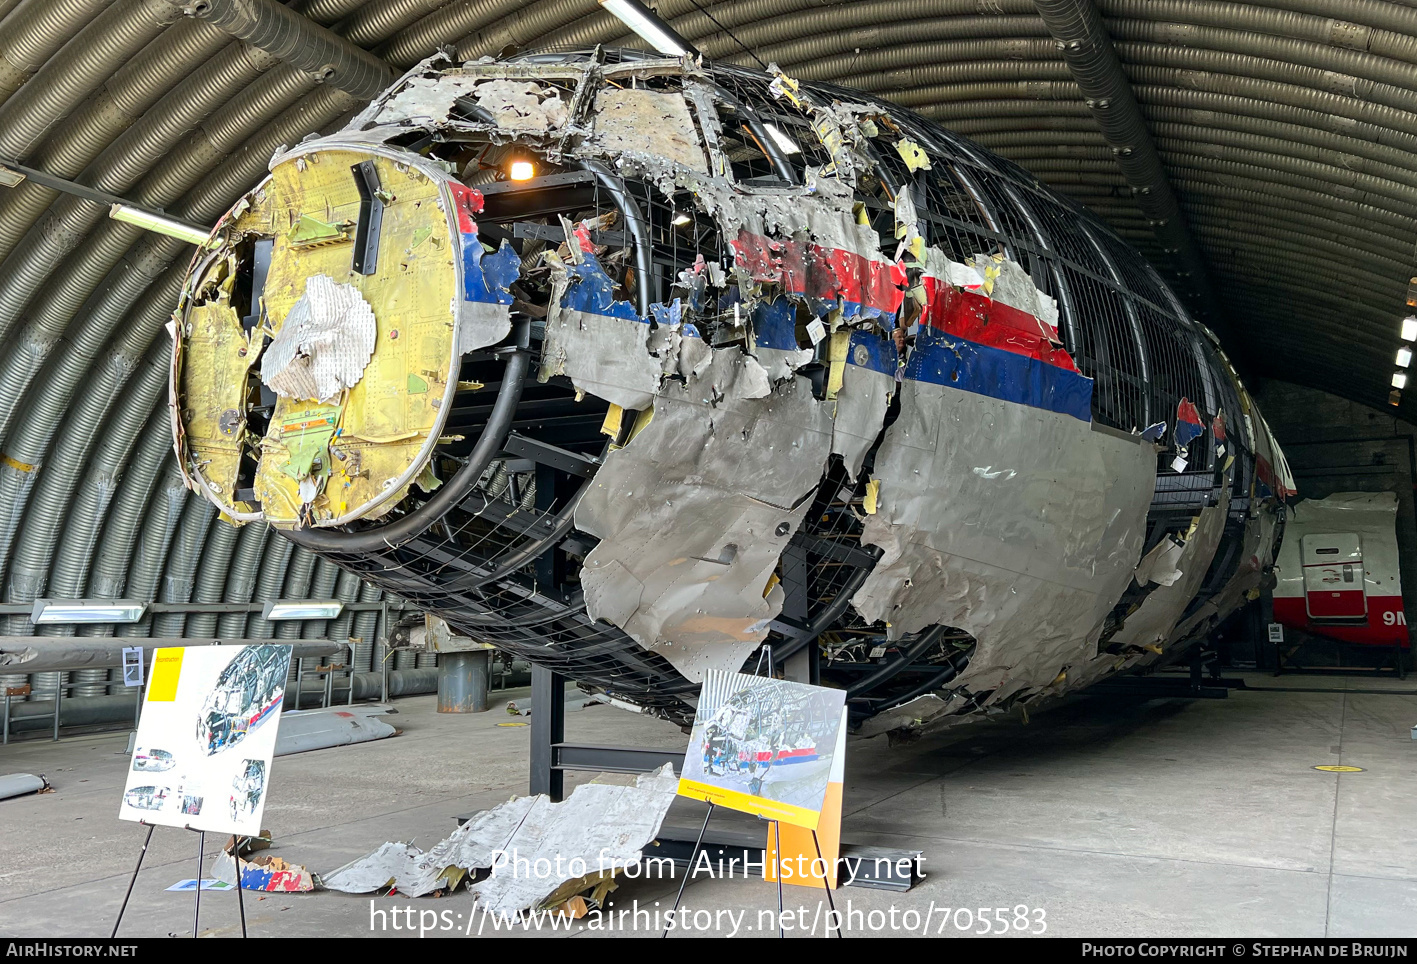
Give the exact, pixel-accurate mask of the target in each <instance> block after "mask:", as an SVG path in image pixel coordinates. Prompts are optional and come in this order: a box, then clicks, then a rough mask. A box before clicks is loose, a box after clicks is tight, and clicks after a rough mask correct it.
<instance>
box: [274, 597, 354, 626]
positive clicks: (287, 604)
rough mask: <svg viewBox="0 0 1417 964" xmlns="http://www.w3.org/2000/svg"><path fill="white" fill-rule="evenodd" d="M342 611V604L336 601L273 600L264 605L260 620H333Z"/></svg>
mask: <svg viewBox="0 0 1417 964" xmlns="http://www.w3.org/2000/svg"><path fill="white" fill-rule="evenodd" d="M342 609H344V603H342V602H340V601H339V600H337V599H273V600H271V601H270V602H268V603H266V608H265V609H264V610H262V611H261V618H262V619H267V620H272V621H277V622H278V621H280V620H282V619H334V618H335V617H336V616H338V615H339V614H340V610H342Z"/></svg>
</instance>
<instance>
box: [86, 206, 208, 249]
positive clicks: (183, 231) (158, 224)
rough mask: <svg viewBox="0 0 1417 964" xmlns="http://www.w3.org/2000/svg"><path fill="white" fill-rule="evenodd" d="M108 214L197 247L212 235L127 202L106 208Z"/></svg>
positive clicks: (116, 219) (118, 219)
mask: <svg viewBox="0 0 1417 964" xmlns="http://www.w3.org/2000/svg"><path fill="white" fill-rule="evenodd" d="M108 216H109V217H110V218H112V219H113V220H115V221H122V222H123V223H124V224H131V225H134V226H136V227H140V228H142V229H143V230H144V231H151V232H153V233H154V234H165V235H167V236H168V237H169V238H176V239H177V240H179V241H186V242H187V243H188V244H195V245H197V246H198V247H206V244H207V241H208V240H210V238H211V235H212V233H211V232H210V231H208V230H206V229H205V228H199V227H197V226H196V225H195V224H188V223H187V222H185V221H177V220H174V219H173V218H165V217H163V216H162V215H161V214H155V213H153V212H152V211H144V210H143V209H142V208H135V207H133V206H132V205H129V204H115V205H113V206H112V207H110V208H109V209H108Z"/></svg>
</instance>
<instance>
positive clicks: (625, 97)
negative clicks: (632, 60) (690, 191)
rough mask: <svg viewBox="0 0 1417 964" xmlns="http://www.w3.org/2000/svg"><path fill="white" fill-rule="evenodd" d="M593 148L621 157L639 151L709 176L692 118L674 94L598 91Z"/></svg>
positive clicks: (615, 89) (620, 89) (629, 89)
mask: <svg viewBox="0 0 1417 964" xmlns="http://www.w3.org/2000/svg"><path fill="white" fill-rule="evenodd" d="M594 117H595V135H594V137H593V138H592V139H591V145H592V146H593V147H594V148H598V149H599V150H602V151H605V152H607V153H613V154H621V153H624V152H626V151H638V152H642V153H646V154H651V155H654V156H655V157H657V158H664V159H666V160H669V161H672V162H673V163H675V164H682V165H683V166H684V167H686V168H689V169H690V170H694V171H699V172H701V173H704V174H707V173H708V160H707V159H706V158H705V156H704V149H703V147H702V146H701V144H700V143H699V137H698V134H697V128H696V125H695V123H694V115H693V114H692V113H691V112H690V110H689V105H688V103H687V102H686V101H685V100H684V95H683V94H681V93H679V92H677V91H657V90H645V89H643V88H632V87H604V88H601V90H600V92H599V94H598V95H597V96H596V100H595V115H594Z"/></svg>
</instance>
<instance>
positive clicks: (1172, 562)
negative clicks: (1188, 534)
mask: <svg viewBox="0 0 1417 964" xmlns="http://www.w3.org/2000/svg"><path fill="white" fill-rule="evenodd" d="M1185 551H1186V547H1185V544H1184V543H1182V542H1180V541H1179V540H1177V539H1173V538H1172V537H1171V536H1169V535H1168V536H1166V537H1165V538H1163V539H1162V540H1161V541H1160V542H1158V543H1157V544H1156V546H1155V547H1154V548H1153V549H1152V550H1151V551H1150V552H1148V553H1147V554H1146V555H1144V556H1142V557H1141V562H1139V563H1137V569H1136V572H1135V573H1134V578H1135V579H1136V581H1137V585H1138V586H1145V585H1146V584H1147V583H1149V582H1154V583H1156V584H1157V585H1158V586H1170V585H1173V584H1175V582H1176V580H1177V579H1180V578H1181V575H1182V573H1181V558H1182V554H1183V553H1184V552H1185Z"/></svg>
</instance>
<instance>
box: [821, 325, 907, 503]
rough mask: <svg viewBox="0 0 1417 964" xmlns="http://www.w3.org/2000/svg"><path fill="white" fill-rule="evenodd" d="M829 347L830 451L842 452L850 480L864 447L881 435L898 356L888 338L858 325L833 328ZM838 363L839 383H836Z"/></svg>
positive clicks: (858, 471)
mask: <svg viewBox="0 0 1417 964" xmlns="http://www.w3.org/2000/svg"><path fill="white" fill-rule="evenodd" d="M838 344H839V345H840V346H841V348H842V354H843V356H844V357H843V358H842V359H841V360H840V362H839V363H838V360H837V358H836V357H835V352H836V348H837V345H838ZM832 350H833V357H832V367H831V379H832V380H831V381H830V382H829V383H828V386H827V395H828V397H831V396H832V395H835V397H836V413H835V417H834V418H833V419H832V452H833V453H835V454H837V455H840V456H841V458H842V461H843V462H844V463H845V464H846V471H847V473H848V474H849V475H850V476H851V478H852V479H853V480H854V479H855V478H856V477H857V476H859V475H860V474H861V463H862V462H863V461H864V460H865V458H866V453H867V452H869V451H870V450H871V446H873V445H875V444H876V439H877V438H879V437H880V434H881V425H882V424H883V422H884V421H885V417H886V410H887V409H888V408H889V407H890V403H891V396H892V395H894V394H895V391H896V385H897V382H896V380H895V376H896V367H897V364H898V360H899V357H900V356H899V354H898V353H897V352H896V348H895V344H894V343H893V342H892V341H891V340H890V339H889V338H886V337H885V336H883V335H879V334H876V333H875V332H871V331H863V330H861V329H854V330H850V331H839V332H837V333H836V334H834V335H833V336H832ZM838 364H839V365H840V373H841V374H840V380H841V384H840V387H838V386H837V385H836V379H837V372H838Z"/></svg>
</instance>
